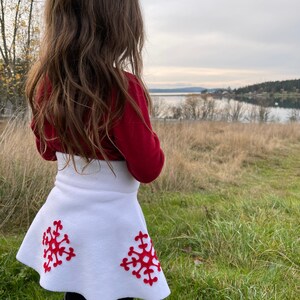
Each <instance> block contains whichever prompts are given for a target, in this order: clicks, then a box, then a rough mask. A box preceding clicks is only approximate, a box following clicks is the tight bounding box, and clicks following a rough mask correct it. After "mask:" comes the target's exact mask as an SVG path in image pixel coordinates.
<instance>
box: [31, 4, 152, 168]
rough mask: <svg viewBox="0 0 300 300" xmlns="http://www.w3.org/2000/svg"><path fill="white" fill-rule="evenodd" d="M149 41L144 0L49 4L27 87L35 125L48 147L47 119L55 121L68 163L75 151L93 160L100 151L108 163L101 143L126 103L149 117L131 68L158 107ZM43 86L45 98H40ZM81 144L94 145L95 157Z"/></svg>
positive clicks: (93, 153) (52, 123)
mask: <svg viewBox="0 0 300 300" xmlns="http://www.w3.org/2000/svg"><path fill="white" fill-rule="evenodd" d="M143 45H144V27H143V19H142V14H141V9H140V4H139V0H47V1H46V4H45V36H44V40H43V43H42V46H41V52H40V57H39V60H38V61H37V63H36V64H35V65H34V66H33V68H32V69H31V71H30V72H29V74H28V80H27V85H26V95H27V97H28V100H29V103H30V106H31V109H32V111H33V118H34V120H35V127H36V128H35V130H36V131H37V132H38V133H39V135H40V137H41V141H42V143H43V145H44V146H45V145H46V143H47V137H46V136H45V133H44V124H45V121H47V122H49V123H50V124H51V125H53V126H54V128H55V131H56V135H57V137H58V139H59V140H60V142H61V144H62V147H63V150H64V152H65V153H68V154H69V160H70V157H71V158H72V160H73V162H74V155H75V153H76V154H78V155H79V156H82V157H84V158H85V159H86V161H87V162H88V163H89V162H90V161H91V160H92V159H94V158H97V154H96V153H97V152H98V153H99V152H100V153H101V155H102V157H103V158H104V159H105V160H106V161H108V158H107V155H106V154H105V151H104V149H103V147H102V145H101V141H102V140H103V138H104V137H108V138H109V130H110V129H111V127H112V126H113V124H114V123H115V122H116V121H117V120H118V119H119V118H120V117H121V116H122V113H123V110H124V106H125V103H126V101H129V102H130V103H131V105H132V106H133V107H134V109H135V110H136V112H137V113H138V114H139V115H140V117H141V118H142V115H141V113H140V110H139V108H138V107H137V105H136V104H135V101H134V100H133V99H132V98H131V97H130V95H129V94H128V79H127V77H126V76H125V74H124V70H129V71H130V72H132V73H133V74H134V75H135V76H136V78H137V79H138V81H139V82H140V83H141V84H142V86H143V87H144V91H145V95H146V98H147V100H148V102H149V105H150V104H151V102H150V97H149V94H148V92H147V90H146V89H145V86H144V84H143V81H142V79H141V72H142V49H143ZM49 82H50V83H49ZM49 84H51V93H50V94H48V93H47V90H49V86H48V85H49ZM41 86H43V87H42V89H43V91H44V93H42V95H43V96H42V98H43V99H41V101H36V100H37V99H36V97H37V94H38V91H39V89H40V88H41ZM113 91H114V92H113ZM113 93H115V95H113ZM113 96H114V97H113ZM112 97H113V98H114V102H115V103H114V105H113V106H114V108H113V109H112ZM86 116H88V118H86ZM99 121H101V122H99ZM78 141H82V142H83V144H84V145H85V146H87V148H88V149H89V154H88V153H87V150H86V147H83V146H82V145H81V144H80V143H78ZM45 149H46V148H45ZM75 149H76V150H75ZM91 153H92V154H91Z"/></svg>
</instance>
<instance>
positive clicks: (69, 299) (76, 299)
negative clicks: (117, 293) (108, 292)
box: [65, 293, 133, 300]
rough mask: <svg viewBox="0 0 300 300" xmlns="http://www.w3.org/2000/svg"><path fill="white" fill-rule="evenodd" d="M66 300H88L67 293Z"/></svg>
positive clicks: (130, 299) (129, 299) (124, 299)
mask: <svg viewBox="0 0 300 300" xmlns="http://www.w3.org/2000/svg"><path fill="white" fill-rule="evenodd" d="M65 300H86V299H85V298H84V297H83V296H81V295H80V294H76V293H66V294H65ZM117 300H133V298H122V299H117Z"/></svg>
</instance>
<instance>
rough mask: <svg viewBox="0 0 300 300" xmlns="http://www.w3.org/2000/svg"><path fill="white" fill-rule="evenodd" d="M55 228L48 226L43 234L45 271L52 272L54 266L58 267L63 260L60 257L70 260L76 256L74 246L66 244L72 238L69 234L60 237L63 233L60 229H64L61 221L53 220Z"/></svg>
mask: <svg viewBox="0 0 300 300" xmlns="http://www.w3.org/2000/svg"><path fill="white" fill-rule="evenodd" d="M53 225H54V228H51V227H48V229H47V230H46V231H45V232H44V234H43V241H42V244H43V245H44V248H45V249H44V258H45V262H44V265H43V266H44V270H45V273H47V272H50V271H51V268H52V266H53V267H54V268H56V267H57V266H59V265H61V264H62V263H63V262H62V260H61V259H60V258H63V256H64V255H65V259H66V260H67V261H70V260H71V259H72V257H74V256H76V254H75V253H74V249H73V248H72V247H69V249H67V247H65V245H66V244H70V240H69V237H68V235H67V234H64V236H63V238H60V240H59V237H60V235H61V233H60V231H61V230H62V229H63V226H62V224H61V221H60V220H59V221H54V222H53Z"/></svg>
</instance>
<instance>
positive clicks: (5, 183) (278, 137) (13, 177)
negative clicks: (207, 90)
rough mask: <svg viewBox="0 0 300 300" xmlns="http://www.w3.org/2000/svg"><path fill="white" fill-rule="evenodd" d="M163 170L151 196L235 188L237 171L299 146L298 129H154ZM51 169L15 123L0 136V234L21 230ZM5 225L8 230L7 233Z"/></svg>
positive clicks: (197, 126)
mask: <svg viewBox="0 0 300 300" xmlns="http://www.w3.org/2000/svg"><path fill="white" fill-rule="evenodd" d="M154 128H155V130H156V131H157V133H158V135H159V137H160V139H161V144H162V147H163V149H164V151H165V154H166V167H165V168H164V170H163V173H162V174H161V176H160V178H159V179H158V180H157V181H156V182H154V183H152V185H151V187H152V188H153V189H154V190H161V191H175V190H179V191H186V192H189V191H196V190H199V189H205V190H208V189H212V188H216V187H217V186H218V185H219V184H221V185H222V184H223V183H228V182H230V183H238V179H239V176H240V175H241V174H242V170H243V166H244V165H245V163H247V162H251V161H253V160H254V159H257V158H263V157H265V156H267V155H269V154H272V153H274V152H275V151H276V150H278V149H285V147H286V145H290V144H292V143H299V142H300V125H299V124H288V125H280V124H270V125H266V124H264V125H258V124H227V123H209V122H195V123H184V122H183V123H155V124H154ZM55 172H56V164H55V163H50V162H45V161H43V160H42V159H41V158H40V157H39V156H38V155H37V151H36V149H35V145H34V138H33V134H32V133H31V131H30V129H29V127H28V125H27V124H26V123H24V122H21V121H13V122H10V123H9V124H8V125H7V126H6V128H5V129H4V131H3V132H2V134H1V133H0V220H1V222H0V228H1V227H6V225H5V224H11V225H13V226H16V225H18V226H24V225H27V224H28V223H29V221H30V220H31V218H32V216H34V215H35V213H36V211H37V209H38V208H39V207H40V205H41V203H43V202H44V201H45V198H46V196H47V194H48V193H49V190H50V189H51V187H52V185H53V181H54V176H55ZM11 225H10V227H11Z"/></svg>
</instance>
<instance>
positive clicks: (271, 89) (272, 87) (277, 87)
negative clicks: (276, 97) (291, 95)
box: [234, 79, 300, 94]
mask: <svg viewBox="0 0 300 300" xmlns="http://www.w3.org/2000/svg"><path fill="white" fill-rule="evenodd" d="M283 91H285V92H299V91H300V79H295V80H284V81H268V82H263V83H259V84H253V85H249V86H246V87H242V88H238V89H235V90H234V92H235V93H236V94H245V93H262V92H266V93H280V92H283Z"/></svg>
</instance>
